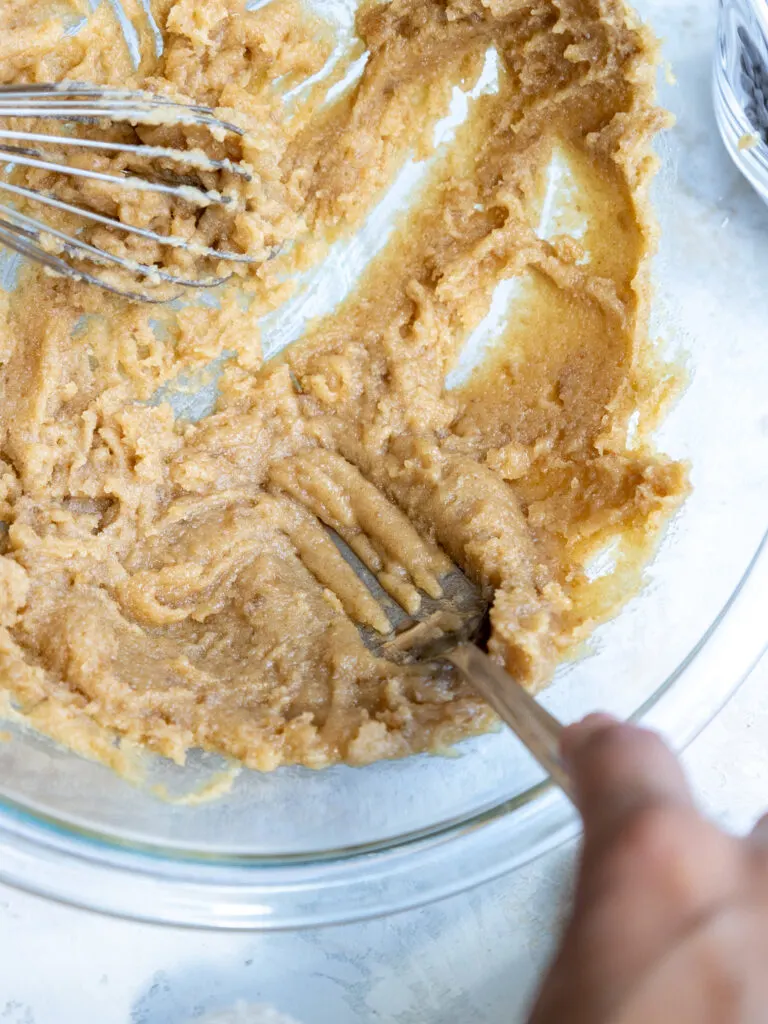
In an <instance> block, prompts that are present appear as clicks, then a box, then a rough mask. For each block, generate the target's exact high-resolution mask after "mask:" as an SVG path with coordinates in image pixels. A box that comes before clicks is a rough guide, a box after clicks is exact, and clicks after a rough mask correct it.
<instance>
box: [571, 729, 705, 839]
mask: <svg viewBox="0 0 768 1024" xmlns="http://www.w3.org/2000/svg"><path fill="white" fill-rule="evenodd" d="M562 753H563V758H564V760H565V762H566V764H567V766H568V768H569V770H570V772H571V776H572V778H573V783H574V789H575V799H576V805H577V807H578V809H579V812H580V813H581V816H582V818H583V820H584V839H585V843H586V844H587V845H591V844H592V843H594V842H597V841H602V840H604V839H606V838H609V837H610V836H612V835H615V834H616V833H617V832H618V831H619V830H620V829H621V828H622V826H623V825H624V824H625V823H626V822H627V821H628V820H629V818H631V817H632V816H633V815H634V814H635V813H637V811H639V810H642V809H644V808H646V807H653V806H659V805H662V806H670V805H673V806H685V807H692V806H693V799H692V797H691V791H690V789H689V788H688V783H687V781H686V778H685V775H684V773H683V769H682V767H681V765H680V762H679V761H678V760H677V758H676V757H675V755H674V754H673V753H672V751H671V750H670V749H669V747H668V746H667V745H666V743H664V741H663V740H662V739H661V737H660V736H658V735H656V733H653V732H649V731H648V730H647V729H640V728H638V727H637V726H634V725H628V724H624V723H621V722H618V721H616V719H614V718H611V717H610V716H609V715H589V716H588V717H587V718H585V719H584V720H583V721H582V722H579V723H578V724H577V725H572V726H569V727H568V728H567V729H566V730H565V731H564V733H563V738H562Z"/></svg>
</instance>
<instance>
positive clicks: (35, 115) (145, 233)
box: [0, 82, 268, 302]
mask: <svg viewBox="0 0 768 1024" xmlns="http://www.w3.org/2000/svg"><path fill="white" fill-rule="evenodd" d="M22 121H23V122H24V123H23V124H20V122H22ZM30 121H31V122H32V124H31V125H30V124H29V122H30ZM46 121H53V122H56V124H57V128H58V130H59V131H60V132H61V134H57V133H48V132H47V131H45V130H40V129H45V127H46V126H45V124H44V123H43V124H42V125H38V124H37V123H36V122H46ZM83 126H84V127H85V128H87V129H88V132H87V134H86V133H85V132H83V131H78V127H83ZM115 126H123V134H127V133H128V132H131V129H132V130H133V131H132V133H131V135H130V137H131V140H132V141H130V142H123V141H122V140H118V141H114V140H113V139H111V138H109V137H107V136H108V134H109V132H108V131H107V130H105V129H109V128H111V127H115ZM140 127H141V128H144V129H146V131H145V132H144V134H148V135H150V136H151V134H152V130H153V129H160V130H161V131H163V132H166V131H167V130H171V131H173V129H178V128H182V129H183V128H196V129H202V130H204V132H205V133H207V135H208V136H209V137H210V140H211V143H212V145H214V146H216V147H217V149H219V150H221V149H224V150H227V148H229V149H230V150H231V144H232V142H237V141H238V140H242V139H243V138H244V136H245V132H244V131H243V129H242V128H239V127H237V126H236V125H234V124H230V123H229V122H227V121H224V120H222V119H220V118H219V117H217V116H216V114H215V113H214V112H213V111H212V110H211V109H209V108H208V107H204V106H194V105H187V104H184V103H180V102H177V101H176V100H173V99H170V98H166V97H163V96H156V95H153V94H151V93H147V92H142V91H137V90H123V89H113V88H102V87H100V86H94V85H90V84H82V83H76V82H65V83H61V84H39V85H22V86H16V85H6V86H0V170H1V169H3V165H4V171H5V173H0V193H4V195H5V198H6V199H7V200H8V201H6V202H3V201H0V244H3V245H5V246H7V247H8V248H9V249H12V250H14V251H15V252H17V253H19V254H20V255H22V256H24V257H27V258H29V259H31V260H34V261H36V262H37V263H39V264H41V265H42V266H44V267H46V268H47V269H48V270H49V271H50V272H52V273H54V274H61V275H64V276H66V277H69V278H73V279H75V280H78V281H86V282H89V283H90V284H95V285H98V286H99V287H102V288H106V289H107V290H108V291H111V292H114V293H116V294H118V295H122V296H124V297H125V298H128V299H132V300H136V301H148V302H165V301H168V300H169V299H170V298H174V297H176V296H177V295H179V294H183V289H185V288H213V287H217V286H218V285H220V284H222V283H224V282H225V281H226V280H228V279H229V277H231V274H222V273H221V272H220V269H219V267H218V266H217V267H216V272H215V273H212V274H210V275H200V276H197V275H195V276H191V277H188V276H185V275H183V274H181V273H178V272H173V270H168V269H166V268H164V266H163V262H164V261H163V257H162V255H161V256H160V257H159V258H158V259H157V262H145V261H143V260H142V259H141V258H139V259H131V258H130V256H125V255H119V254H117V253H115V252H110V251H109V249H108V248H105V247H104V245H99V244H94V239H93V238H92V237H90V236H91V235H92V233H93V228H106V229H108V230H109V235H108V236H107V237H109V238H110V239H111V237H112V232H114V233H115V237H116V238H117V239H122V240H123V244H124V245H126V244H127V243H129V242H130V240H131V239H133V240H134V244H135V240H143V242H147V243H152V244H154V245H155V246H159V247H160V250H159V251H160V253H161V254H162V252H163V251H168V252H169V254H171V252H172V251H173V250H177V251H181V252H183V253H187V254H190V255H191V256H193V257H196V258H199V259H200V260H201V261H202V262H208V261H215V263H216V264H217V265H218V264H219V263H220V262H222V261H223V262H225V263H242V264H253V263H262V262H264V260H265V259H266V258H268V254H267V255H264V254H258V255H253V254H248V253H241V252H233V251H230V250H229V249H228V248H226V249H222V248H218V247H217V246H212V245H206V244H200V243H197V242H195V241H193V240H190V239H189V238H186V237H182V236H180V235H178V234H174V233H173V232H172V231H171V232H166V231H163V230H154V229H153V228H152V227H147V226H141V225H139V224H133V223H127V222H126V221H125V220H123V219H121V217H118V216H111V215H108V214H106V213H105V212H103V210H102V211H100V210H99V209H97V208H96V206H97V205H98V204H96V203H91V202H88V201H87V200H86V199H84V198H83V197H82V196H81V195H77V196H76V197H74V198H73V197H72V196H71V195H67V197H66V198H62V197H61V194H59V195H57V194H56V186H57V185H58V184H60V183H61V182H63V181H66V180H72V181H73V183H74V184H78V183H80V184H82V183H83V182H88V183H91V184H93V185H97V186H99V187H100V186H104V187H105V188H106V189H108V190H110V191H111V190H112V189H114V190H117V192H116V194H115V195H116V201H117V203H118V205H119V199H120V194H121V193H122V194H124V193H127V192H133V193H134V194H136V193H153V194H155V195H159V196H164V197H167V198H168V199H169V200H173V201H178V203H179V204H182V205H183V208H184V209H185V210H187V211H189V210H192V211H194V212H195V215H197V214H198V213H202V212H203V211H205V210H207V209H209V208H211V207H213V208H218V209H220V210H221V211H232V213H233V214H234V213H235V212H236V211H237V210H238V208H240V206H241V204H240V202H239V200H238V189H237V187H236V186H237V183H238V182H239V183H241V184H243V183H248V182H250V181H251V180H252V169H251V168H250V166H249V165H248V164H247V163H245V162H244V161H243V160H242V159H231V158H230V157H229V156H225V157H223V158H217V159H214V158H213V157H212V156H209V155H208V153H207V152H206V151H205V149H204V148H202V147H201V146H195V147H193V148H186V149H183V148H177V146H176V145H170V146H169V145H154V144H152V143H151V142H145V141H143V140H142V138H141V137H140V135H139V132H138V129H139V128H140ZM93 128H96V129H97V131H96V132H94V131H92V130H91V129H93ZM94 134H95V135H96V137H93V136H94ZM101 135H104V136H105V137H104V138H102V137H101ZM84 154H89V155H94V156H97V155H99V154H101V155H102V157H106V158H109V159H114V160H115V161H116V162H117V163H118V164H120V163H122V164H124V165H125V167H120V168H117V169H116V168H114V167H112V166H110V168H109V169H107V170H94V169H91V168H89V167H87V166H81V164H82V163H83V162H84V161H83V159H82V157H83V155H84ZM85 162H86V163H87V161H85ZM30 173H31V174H43V175H44V180H45V182H46V183H48V184H49V185H50V187H43V188H38V187H31V186H30V185H29V183H25V182H24V175H25V174H26V175H29V174H30ZM211 175H215V176H216V178H215V179H214V180H215V182H216V184H219V180H220V179H221V180H223V181H224V182H225V183H227V187H216V188H214V187H210V182H211ZM204 179H205V183H204ZM70 191H71V190H70ZM30 204H33V205H34V206H42V207H44V208H47V209H48V210H49V211H58V213H59V214H64V215H66V216H67V217H69V218H74V219H72V220H71V221H70V220H67V221H66V222H65V224H64V225H61V226H59V227H57V226H55V225H54V224H51V223H46V221H45V220H41V219H40V218H39V217H38V216H36V215H35V214H34V213H33V212H32V211H31V210H30V209H29V207H30ZM35 212H37V211H35ZM70 224H71V229H69V228H70ZM89 238H90V240H89ZM126 282H127V283H126ZM138 282H141V284H140V285H139V284H138ZM169 286H172V287H173V288H174V289H176V290H175V292H174V293H173V294H169ZM179 289H181V291H180V290H179Z"/></svg>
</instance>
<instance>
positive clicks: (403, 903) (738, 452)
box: [0, 0, 768, 928]
mask: <svg viewBox="0 0 768 1024" xmlns="http://www.w3.org/2000/svg"><path fill="white" fill-rule="evenodd" d="M709 6H710V5H700V4H689V3H686V2H683V0H680V2H674V3H673V2H670V0H644V2H641V3H640V4H639V7H640V10H641V14H643V16H645V17H647V18H648V19H649V20H650V22H651V24H653V25H655V26H656V28H657V30H658V31H659V33H660V34H662V35H664V36H667V37H668V43H667V45H666V56H667V58H668V59H669V60H670V61H671V63H672V65H673V67H674V69H675V74H676V75H677V78H678V83H677V84H676V85H673V84H672V81H671V77H670V76H668V77H670V80H669V81H668V82H665V83H663V84H662V102H663V103H665V104H666V105H667V106H668V107H669V108H671V109H672V110H673V111H674V112H675V113H676V114H677V116H678V125H677V127H676V128H675V129H674V130H673V131H672V132H670V133H668V134H667V135H666V136H665V137H664V138H663V139H661V140H660V144H659V145H660V154H661V157H662V162H663V170H662V173H661V175H660V177H659V180H658V182H657V185H656V189H655V193H656V204H657V209H658V214H659V219H660V221H661V227H662V231H663V240H662V243H661V248H660V252H659V255H658V258H657V260H656V268H655V273H656V281H657V297H656V303H655V310H656V312H655V317H656V324H655V328H656V329H657V333H658V334H659V335H660V336H661V337H662V338H663V339H664V343H666V344H668V345H669V346H671V348H672V349H673V350H675V351H678V352H679V351H682V352H685V353H686V358H687V360H688V363H689V366H690V372H691V380H690V385H689V387H688V388H687V390H686V392H685V393H684V395H683V396H682V398H681V399H680V401H679V403H678V404H677V406H676V407H675V409H674V410H673V411H672V413H671V415H670V416H669V418H668V420H667V421H666V423H665V424H664V427H663V429H662V430H661V432H660V435H659V444H660V446H661V447H662V448H663V449H664V450H666V451H669V452H671V453H672V454H674V455H675V456H678V457H681V458H686V459H689V460H690V461H691V463H692V467H693V469H692V477H693V484H694V491H693V494H692V496H691V498H690V500H689V501H688V502H687V504H686V505H685V507H684V509H683V510H682V512H681V513H680V514H679V516H678V517H677V518H676V519H675V521H674V522H673V523H672V525H671V526H670V528H669V530H668V531H667V534H666V536H665V539H664V541H663V544H662V546H661V548H660V550H659V553H658V556H657V558H656V560H655V561H654V563H653V565H652V566H651V567H650V568H649V571H648V585H647V586H646V587H645V589H644V590H643V592H642V593H641V594H640V595H639V596H638V597H637V598H636V599H634V600H633V601H632V602H631V603H630V604H629V605H628V606H627V607H626V609H625V610H624V611H623V613H622V614H621V615H620V616H618V617H617V618H616V619H615V620H614V621H612V622H611V623H609V624H608V625H606V626H605V627H604V628H602V629H600V630H599V632H598V634H597V635H596V636H595V637H594V639H593V641H592V644H591V649H590V652H589V654H588V656H586V657H584V658H583V659H582V660H580V661H579V662H577V663H574V664H570V665H567V666H564V667H563V668H562V669H561V670H560V671H559V672H558V674H557V677H556V679H555V681H554V683H553V685H552V686H551V688H550V689H548V690H547V692H546V693H545V694H544V695H543V697H542V700H543V702H544V703H545V704H546V706H547V707H548V708H549V709H550V710H551V711H552V712H553V713H555V714H556V715H558V716H559V717H560V718H562V719H563V720H564V721H570V720H572V719H574V718H576V717H578V716H580V715H582V714H583V713H585V712H587V711H589V710H591V709H595V708H603V709H608V710H610V711H612V712H614V713H615V714H617V715H620V716H633V717H635V718H639V719H642V720H643V721H645V722H647V723H648V724H650V725H652V726H654V727H657V728H659V729H660V730H662V731H663V732H664V733H665V734H666V735H667V736H668V737H669V738H670V739H671V740H672V742H673V743H674V744H675V745H677V746H678V747H680V746H682V745H684V744H685V743H687V742H688V741H689V740H690V739H691V738H692V737H693V736H694V734H695V733H696V732H697V730H699V729H700V728H701V727H702V726H703V725H704V724H705V723H706V722H707V721H708V720H709V719H710V718H711V717H712V715H714V714H715V712H716V711H717V710H718V709H719V708H720V707H721V706H722V704H723V702H724V701H725V700H726V699H727V698H728V696H729V695H730V694H731V693H732V692H733V691H734V689H735V688H736V686H737V685H738V684H739V682H740V681H741V680H742V679H743V678H744V677H745V675H746V674H747V672H748V671H749V670H750V668H751V667H752V666H753V664H754V663H755V661H756V660H757V658H758V657H759V656H760V654H761V652H762V649H763V647H764V645H765V643H766V640H768V616H766V608H768V546H766V542H765V539H764V534H765V530H766V526H768V399H766V395H768V357H767V356H766V349H765V344H764V341H765V338H766V336H767V328H768V288H766V285H765V268H766V266H768V209H766V208H765V207H763V205H762V204H761V203H760V201H759V200H758V198H757V196H756V195H755V194H754V193H753V192H752V191H751V189H750V188H749V186H748V185H747V184H746V182H745V181H744V180H743V179H742V178H741V177H740V175H739V174H738V172H737V171H736V170H735V169H734V168H733V166H732V165H731V163H730V161H729V160H728V158H727V156H726V154H725V151H724V149H723V148H722V145H721V143H720V140H719V138H718V135H717V131H716V128H715V122H714V117H713V112H712V109H711V100H710V95H711V90H710V73H711V56H712V50H713V47H714V44H715V38H716V33H715V23H714V17H715V12H714V11H710V10H709ZM8 729H9V730H10V731H11V732H12V733H13V735H12V738H11V740H10V741H9V742H5V743H1V744H0V879H2V880H3V881H5V882H9V883H11V884H13V885H17V886H20V887H23V888H25V889H29V890H31V891H34V892H36V893H39V894H43V895H46V896H50V897H54V898H57V899H60V900H65V901H68V902H72V903H76V904H79V905H83V906H87V907H90V908H93V909H98V910H101V911H106V912H109V913H113V914H119V915H125V916H128V917H134V918H141V919H146V920H152V921H161V922H173V923H177V924H187V925H198V926H209V927H221V928H285V927H292V926H300V925H308V924H321V923H326V922H332V921H341V920H349V919H353V918H360V917H365V916H370V915H374V914H380V913H385V912H388V911H393V910H397V909H402V908H406V907H410V906H413V905H415V904H418V903H421V902H425V901H428V900H432V899H436V898H438V897H441V896H444V895H446V894H449V893H453V892H456V891H457V890H460V889H463V888H466V887H469V886H471V885H475V884H477V883H479V882H481V881H483V880H485V879H488V878H491V877H493V876H495V875H498V874H500V873H502V872H505V871H509V870H511V869H512V868H514V867H516V866H518V865H520V864H523V863H524V862H526V861H528V860H530V859H531V858H533V857H535V856H537V854H539V853H540V852H542V851H543V850H545V849H547V848H549V847H551V846H552V845H553V844H555V843H557V842H558V841H560V840H562V839H563V838H564V837H565V836H567V835H569V834H572V833H573V832H574V831H575V828H576V821H575V817H574V814H573V812H572V810H571V808H570V807H569V805H568V803H567V801H566V800H565V798H564V797H563V796H562V795H561V794H560V793H558V792H556V791H554V790H553V789H552V788H551V787H550V786H549V785H548V784H547V783H546V781H545V780H544V779H543V778H542V774H541V772H540V770H539V769H538V768H537V766H536V765H535V764H534V763H532V761H531V760H530V758H529V757H528V756H527V754H526V753H525V752H524V751H523V750H522V749H521V747H520V745H519V744H518V743H517V741H516V740H515V739H514V737H513V736H512V735H511V734H510V733H509V732H507V731H506V730H500V731H499V732H497V733H494V734H492V735H488V736H485V737H482V738H480V739H477V740H473V741H471V742H467V743H464V744H462V745H461V746H460V748H459V749H458V750H457V751H456V756H454V757H427V756H424V757H413V758H410V759H408V760H403V761H399V762H390V763H382V764H377V765H374V766H372V767H368V768H362V769H360V768H358V769H353V768H347V767H338V768H333V769H330V770H327V771H323V772H312V771H308V770H303V769H298V768H290V769H283V770H280V771H278V772H275V773H274V774H269V775H260V774H257V773H254V772H242V773H241V774H240V775H239V776H238V777H237V778H236V780H235V782H234V785H233V787H232V790H231V792H230V793H229V794H227V795H225V796H223V797H222V798H220V799H218V800H214V801H212V802H208V803H202V804H199V805H197V806H183V805H178V804H169V803H167V802H163V801H161V800H158V799H156V798H155V797H154V796H152V794H151V793H150V792H149V791H148V790H147V789H146V788H141V789H140V788H136V787H133V786H131V785H129V784H128V783H126V782H124V781H122V780H121V779H119V778H117V777H116V776H114V775H112V774H111V773H110V772H109V771H108V770H106V769H105V768H102V767H101V766H99V765H96V764H92V763H89V762H87V761H85V760H82V759H80V758H78V757H76V756H74V755H73V754H70V753H68V752H67V751H65V750H62V749H60V748H58V747H57V746H56V745H55V744H53V743H51V742H50V741H48V740H47V739H45V738H44V737H42V736H38V735H36V734H33V733H31V732H29V731H25V730H24V729H18V728H17V727H15V726H13V725H10V726H8ZM220 767H221V765H220V763H219V762H218V761H217V760H216V759H215V758H212V757H208V756H206V755H195V756H194V757H193V758H192V759H191V762H190V764H189V765H188V767H186V768H185V769H179V768H174V767H169V766H168V765H165V764H163V763H158V764H157V765H156V767H155V768H154V769H153V772H152V779H151V782H152V783H157V782H162V783H163V784H165V785H166V786H167V787H168V788H169V789H170V790H171V791H173V792H177V793H179V792H189V791H192V790H193V789H194V787H195V785H197V784H198V783H199V782H200V781H201V780H204V779H206V778H209V777H210V775H211V773H212V772H215V771H216V770H217V769H219V768H220Z"/></svg>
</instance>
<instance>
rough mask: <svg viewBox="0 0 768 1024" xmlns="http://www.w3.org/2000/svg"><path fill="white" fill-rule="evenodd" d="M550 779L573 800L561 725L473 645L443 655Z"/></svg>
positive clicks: (462, 645)
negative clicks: (561, 743)
mask: <svg viewBox="0 0 768 1024" xmlns="http://www.w3.org/2000/svg"><path fill="white" fill-rule="evenodd" d="M446 658H447V659H448V661H450V662H451V663H452V664H453V665H455V666H456V668H457V669H458V670H459V671H460V672H461V673H462V675H464V676H465V677H466V679H467V682H468V683H469V684H470V685H471V686H473V687H474V688H475V689H476V690H477V692H478V693H479V694H480V696H481V697H483V698H484V699H485V700H486V701H487V702H488V704H490V705H491V707H492V708H493V710H494V711H495V712H496V713H497V714H498V715H499V717H500V718H501V719H502V720H503V721H504V722H506V724H507V725H508V726H509V727H510V729H511V730H512V731H513V732H514V733H515V735H516V736H517V737H518V739H519V740H521V742H522V743H523V744H524V745H525V746H526V747H527V748H528V750H529V751H530V752H531V754H533V756H534V757H535V758H536V760H537V761H538V762H539V764H540V765H541V767H542V768H543V769H544V770H545V771H546V772H548V773H549V775H550V776H551V777H552V780H553V781H554V782H556V783H557V785H558V786H559V787H560V788H561V789H562V790H563V792H564V793H565V794H566V795H567V796H568V797H569V798H571V799H573V785H572V782H571V779H570V776H569V775H568V770H567V769H566V767H565V764H564V762H563V758H562V755H561V753H560V737H561V735H562V732H563V726H562V725H561V724H560V722H558V720H557V719H556V718H553V717H552V715H550V713H549V712H548V711H545V710H544V708H543V707H542V706H541V705H540V704H539V703H538V701H536V700H534V698H533V697H532V696H531V695H530V693H528V692H527V691H526V690H524V689H523V688H522V686H521V685H520V684H519V683H518V682H516V681H515V680H514V679H513V678H512V676H510V675H508V674H507V673H506V672H505V671H504V669H503V668H500V667H499V666H498V665H497V664H496V663H495V662H493V661H491V659H490V658H489V657H488V655H487V654H485V653H484V652H483V651H481V650H480V648H479V647H475V645H474V644H461V645H460V646H459V647H456V648H454V650H453V651H451V652H450V654H447V655H446Z"/></svg>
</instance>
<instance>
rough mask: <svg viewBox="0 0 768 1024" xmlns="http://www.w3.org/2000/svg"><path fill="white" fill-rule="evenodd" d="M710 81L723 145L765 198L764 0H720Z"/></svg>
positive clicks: (767, 85) (767, 70) (767, 9)
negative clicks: (713, 65) (715, 47)
mask: <svg viewBox="0 0 768 1024" xmlns="http://www.w3.org/2000/svg"><path fill="white" fill-rule="evenodd" d="M713 84H714V102H715V114H716V116H717V123H718V126H719V128H720V134H721V135H722V137H723V141H724V142H725V146H726V148H727V150H728V152H729V153H730V155H731V157H732V159H733V161H734V163H735V164H736V166H737V167H738V168H739V170H740V171H741V172H742V174H744V176H745V177H746V178H747V180H748V181H749V182H750V183H751V184H752V185H753V186H754V188H755V189H756V190H757V192H758V194H759V195H760V197H761V198H762V199H763V200H764V201H765V202H768V2H767V0H720V19H719V27H718V45H717V49H716V52H715V68H714V77H713Z"/></svg>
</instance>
